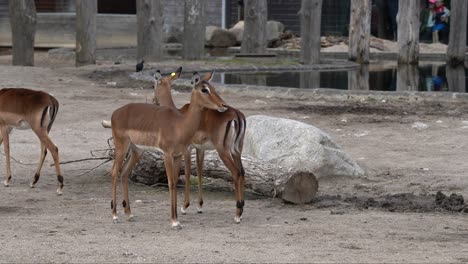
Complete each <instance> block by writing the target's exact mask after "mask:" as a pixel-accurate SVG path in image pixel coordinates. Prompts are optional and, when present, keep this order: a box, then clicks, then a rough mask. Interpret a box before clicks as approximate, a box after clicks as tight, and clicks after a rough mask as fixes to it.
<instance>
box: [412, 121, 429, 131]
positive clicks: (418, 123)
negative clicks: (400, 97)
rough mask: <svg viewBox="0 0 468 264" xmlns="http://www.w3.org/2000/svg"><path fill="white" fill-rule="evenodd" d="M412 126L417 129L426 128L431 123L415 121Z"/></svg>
mask: <svg viewBox="0 0 468 264" xmlns="http://www.w3.org/2000/svg"><path fill="white" fill-rule="evenodd" d="M411 128H414V129H417V130H424V129H427V128H429V125H428V124H425V123H422V122H414V123H413V124H412V125H411Z"/></svg>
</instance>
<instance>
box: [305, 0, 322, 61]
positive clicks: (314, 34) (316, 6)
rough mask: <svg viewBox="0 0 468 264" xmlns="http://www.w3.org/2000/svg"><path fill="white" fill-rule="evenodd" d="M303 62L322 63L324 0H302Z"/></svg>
mask: <svg viewBox="0 0 468 264" xmlns="http://www.w3.org/2000/svg"><path fill="white" fill-rule="evenodd" d="M299 13H300V17H301V63H303V64H307V65H310V64H318V63H320V35H321V34H320V33H321V31H320V26H321V22H322V0H302V4H301V11H299Z"/></svg>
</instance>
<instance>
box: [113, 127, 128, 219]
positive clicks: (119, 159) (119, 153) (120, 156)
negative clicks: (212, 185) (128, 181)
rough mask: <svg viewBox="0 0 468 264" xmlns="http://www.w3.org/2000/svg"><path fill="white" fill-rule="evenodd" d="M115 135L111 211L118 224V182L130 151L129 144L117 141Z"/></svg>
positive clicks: (120, 140)
mask: <svg viewBox="0 0 468 264" xmlns="http://www.w3.org/2000/svg"><path fill="white" fill-rule="evenodd" d="M112 134H113V137H114V142H115V156H114V165H113V166H112V201H111V210H112V221H113V222H114V223H117V222H118V221H119V217H118V216H117V180H118V178H119V172H120V168H121V167H122V163H123V161H124V158H125V154H126V153H127V150H128V143H126V142H122V139H117V136H115V135H114V133H112Z"/></svg>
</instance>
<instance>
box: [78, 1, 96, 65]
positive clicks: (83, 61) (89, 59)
mask: <svg viewBox="0 0 468 264" xmlns="http://www.w3.org/2000/svg"><path fill="white" fill-rule="evenodd" d="M96 13H97V0H76V60H75V65H76V66H77V67H78V66H83V65H88V64H96Z"/></svg>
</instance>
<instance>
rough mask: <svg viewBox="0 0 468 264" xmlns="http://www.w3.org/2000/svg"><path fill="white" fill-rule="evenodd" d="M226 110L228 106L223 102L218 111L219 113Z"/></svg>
mask: <svg viewBox="0 0 468 264" xmlns="http://www.w3.org/2000/svg"><path fill="white" fill-rule="evenodd" d="M227 110H228V107H227V105H225V104H223V106H222V107H221V108H218V112H220V113H223V112H226V111H227Z"/></svg>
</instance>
